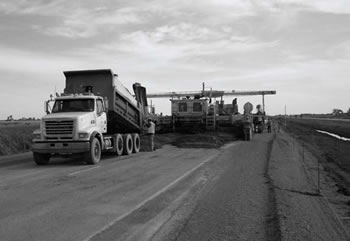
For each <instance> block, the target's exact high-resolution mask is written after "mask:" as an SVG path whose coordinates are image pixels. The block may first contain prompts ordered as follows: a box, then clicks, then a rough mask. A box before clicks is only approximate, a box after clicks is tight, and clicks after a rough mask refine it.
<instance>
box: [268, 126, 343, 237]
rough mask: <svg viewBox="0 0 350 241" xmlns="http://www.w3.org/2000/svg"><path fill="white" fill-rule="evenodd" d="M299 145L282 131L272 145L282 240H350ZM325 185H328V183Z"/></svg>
mask: <svg viewBox="0 0 350 241" xmlns="http://www.w3.org/2000/svg"><path fill="white" fill-rule="evenodd" d="M299 147H300V146H298V143H297V142H296V140H295V139H292V138H291V137H290V136H289V135H288V134H287V133H285V132H284V131H282V130H281V132H280V133H278V134H276V137H275V141H274V143H273V146H272V153H271V160H270V166H269V174H270V177H271V179H272V182H273V185H274V189H275V194H276V203H277V212H278V216H279V223H280V227H281V237H282V240H348V238H349V237H348V236H347V233H346V232H347V231H346V228H345V227H344V225H343V223H341V221H340V220H339V218H338V216H337V214H336V213H335V212H334V209H333V208H332V207H331V206H330V204H329V202H328V201H327V200H326V199H325V198H324V196H323V192H321V194H319V193H318V188H317V181H315V175H314V174H313V173H312V172H310V171H309V170H308V167H307V166H306V164H305V163H304V162H303V157H302V155H301V153H300V148H299ZM308 155H311V154H310V153H308ZM304 158H305V157H304ZM316 163H317V162H316ZM311 168H312V169H315V167H311ZM316 180H317V179H316ZM322 184H323V187H324V188H326V185H327V183H324V182H322Z"/></svg>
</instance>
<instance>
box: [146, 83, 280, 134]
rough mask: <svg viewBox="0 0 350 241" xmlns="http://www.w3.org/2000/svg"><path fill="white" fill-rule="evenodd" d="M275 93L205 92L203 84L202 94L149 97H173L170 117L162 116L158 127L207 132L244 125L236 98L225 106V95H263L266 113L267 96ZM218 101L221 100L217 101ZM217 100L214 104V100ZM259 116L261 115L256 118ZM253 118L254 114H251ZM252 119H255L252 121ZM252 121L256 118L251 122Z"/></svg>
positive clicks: (150, 96) (173, 93)
mask: <svg viewBox="0 0 350 241" xmlns="http://www.w3.org/2000/svg"><path fill="white" fill-rule="evenodd" d="M275 94H276V91H274V90H263V91H236V90H232V91H220V90H212V89H210V90H206V89H205V85H204V83H203V89H202V91H180V92H163V93H150V94H147V98H170V102H171V115H170V116H159V117H158V118H157V124H158V126H160V127H164V128H166V129H172V130H173V131H175V130H176V129H179V128H180V129H182V128H195V127H201V128H203V129H206V130H215V129H217V127H220V126H232V125H237V124H239V125H241V124H242V122H243V119H244V116H243V115H241V114H240V113H238V105H237V98H235V99H233V100H232V104H225V103H224V100H223V97H224V96H251V95H261V96H262V103H263V107H262V109H263V110H264V108H265V95H275ZM217 99H219V100H218V101H217ZM213 100H214V101H213ZM255 116H256V117H258V116H260V115H259V114H257V115H255ZM250 117H252V114H250ZM250 117H249V119H252V118H250ZM251 121H253V119H252V120H251Z"/></svg>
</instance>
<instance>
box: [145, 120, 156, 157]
mask: <svg viewBox="0 0 350 241" xmlns="http://www.w3.org/2000/svg"><path fill="white" fill-rule="evenodd" d="M145 130H146V135H147V136H148V142H149V148H150V150H151V151H154V134H155V132H156V125H155V124H154V122H153V121H152V119H151V118H148V119H147V123H146V124H145Z"/></svg>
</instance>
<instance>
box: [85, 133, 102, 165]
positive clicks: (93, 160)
mask: <svg viewBox="0 0 350 241" xmlns="http://www.w3.org/2000/svg"><path fill="white" fill-rule="evenodd" d="M101 152H102V150H101V144H100V141H99V140H98V139H97V138H96V137H94V138H93V139H92V141H91V142H90V151H88V152H87V153H85V156H84V159H85V162H86V163H87V164H89V165H94V164H97V163H99V162H100V159H101Z"/></svg>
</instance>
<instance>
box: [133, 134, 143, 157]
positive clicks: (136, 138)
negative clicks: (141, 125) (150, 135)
mask: <svg viewBox="0 0 350 241" xmlns="http://www.w3.org/2000/svg"><path fill="white" fill-rule="evenodd" d="M131 137H132V140H133V145H134V146H133V148H132V152H133V153H138V152H139V151H140V148H141V140H140V136H139V134H137V133H134V134H132V135H131Z"/></svg>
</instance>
